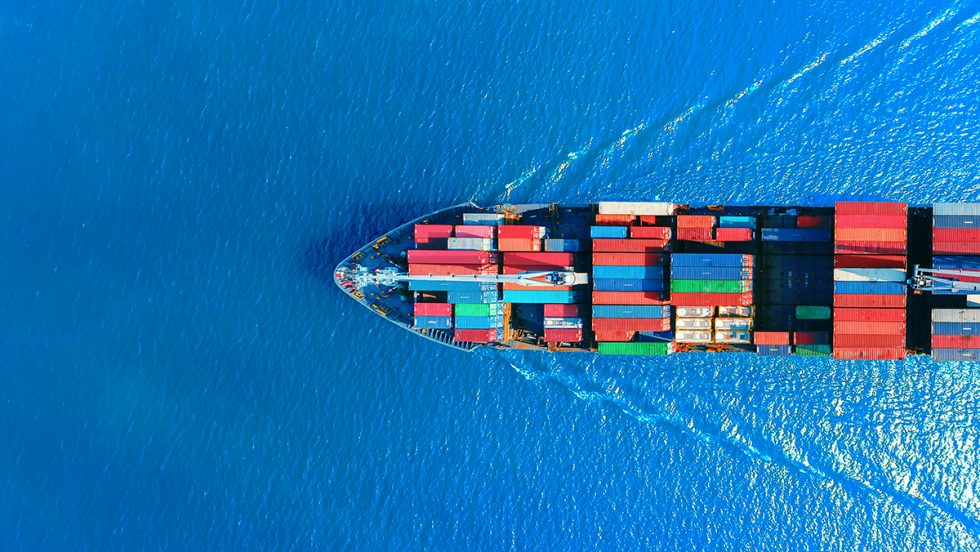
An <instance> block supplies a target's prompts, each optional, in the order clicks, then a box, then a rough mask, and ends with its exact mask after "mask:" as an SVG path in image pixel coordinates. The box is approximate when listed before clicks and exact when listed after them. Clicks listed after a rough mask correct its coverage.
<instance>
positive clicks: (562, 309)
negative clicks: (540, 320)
mask: <svg viewBox="0 0 980 552" xmlns="http://www.w3.org/2000/svg"><path fill="white" fill-rule="evenodd" d="M580 312H581V306H580V305H575V304H568V303H565V304H557V305H545V306H544V315H545V317H548V318H553V317H557V318H572V317H576V316H578V315H579V313H580Z"/></svg>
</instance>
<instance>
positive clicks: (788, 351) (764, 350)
mask: <svg viewBox="0 0 980 552" xmlns="http://www.w3.org/2000/svg"><path fill="white" fill-rule="evenodd" d="M755 353H756V354H757V355H759V356H789V355H792V354H793V347H792V345H759V346H757V347H756V349H755Z"/></svg>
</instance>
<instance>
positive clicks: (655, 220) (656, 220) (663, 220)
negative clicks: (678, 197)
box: [637, 215, 673, 226]
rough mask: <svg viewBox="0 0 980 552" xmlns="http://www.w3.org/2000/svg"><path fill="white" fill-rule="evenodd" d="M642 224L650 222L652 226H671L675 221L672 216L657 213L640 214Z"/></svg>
mask: <svg viewBox="0 0 980 552" xmlns="http://www.w3.org/2000/svg"><path fill="white" fill-rule="evenodd" d="M637 218H638V219H639V221H640V224H648V225H650V226H670V224H671V223H672V222H673V221H672V220H671V217H670V216H667V215H663V216H659V217H658V216H656V215H640V216H639V217H637Z"/></svg>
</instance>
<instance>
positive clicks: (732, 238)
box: [715, 228, 755, 242]
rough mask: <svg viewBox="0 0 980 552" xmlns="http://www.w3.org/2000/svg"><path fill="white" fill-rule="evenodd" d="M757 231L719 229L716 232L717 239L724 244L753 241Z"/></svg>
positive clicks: (749, 229)
mask: <svg viewBox="0 0 980 552" xmlns="http://www.w3.org/2000/svg"><path fill="white" fill-rule="evenodd" d="M754 237H755V231H754V230H752V229H751V228H719V229H717V230H715V239H716V240H718V241H723V242H739V241H752V240H753V239H754Z"/></svg>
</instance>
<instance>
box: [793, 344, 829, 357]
mask: <svg viewBox="0 0 980 552" xmlns="http://www.w3.org/2000/svg"><path fill="white" fill-rule="evenodd" d="M793 350H794V352H795V353H796V355H797V356H830V353H831V348H830V345H794V346H793Z"/></svg>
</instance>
